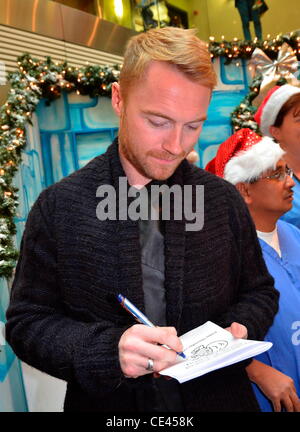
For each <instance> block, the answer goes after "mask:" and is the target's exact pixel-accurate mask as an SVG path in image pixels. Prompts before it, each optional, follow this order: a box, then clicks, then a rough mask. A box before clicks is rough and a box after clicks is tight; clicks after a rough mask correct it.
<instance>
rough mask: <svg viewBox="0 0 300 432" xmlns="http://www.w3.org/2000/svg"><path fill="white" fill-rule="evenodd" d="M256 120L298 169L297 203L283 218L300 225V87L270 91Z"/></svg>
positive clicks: (287, 86) (290, 165)
mask: <svg viewBox="0 0 300 432" xmlns="http://www.w3.org/2000/svg"><path fill="white" fill-rule="evenodd" d="M254 120H255V121H256V122H257V123H258V125H259V127H260V130H261V132H262V134H263V135H266V136H269V137H272V138H274V139H275V141H276V142H278V143H279V144H280V146H281V148H282V149H283V150H285V152H286V155H285V160H286V161H287V164H288V166H289V167H291V168H292V170H293V172H294V177H293V178H294V181H295V186H294V202H293V207H292V209H291V210H290V211H289V212H287V213H285V214H284V215H283V216H282V219H283V220H285V221H287V222H290V223H292V224H294V225H296V226H297V227H298V228H300V88H298V87H295V86H292V85H290V84H285V85H283V86H275V87H273V88H272V89H271V90H269V92H268V93H267V95H266V97H265V99H264V100H263V102H262V103H261V105H260V107H259V109H258V110H257V112H256V114H255V116H254Z"/></svg>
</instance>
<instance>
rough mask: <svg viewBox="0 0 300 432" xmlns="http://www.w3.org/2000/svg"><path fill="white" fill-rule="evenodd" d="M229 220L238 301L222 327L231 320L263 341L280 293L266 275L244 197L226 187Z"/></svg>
mask: <svg viewBox="0 0 300 432" xmlns="http://www.w3.org/2000/svg"><path fill="white" fill-rule="evenodd" d="M227 190H228V192H227V194H228V196H227V199H228V204H229V221H230V226H231V230H232V233H233V238H234V242H235V245H236V248H235V250H236V255H235V257H234V258H233V260H232V262H235V263H236V265H235V270H236V271H237V277H238V278H239V279H238V280H239V284H238V287H239V292H238V300H237V301H236V302H235V303H234V304H233V305H232V307H231V308H230V309H229V311H228V312H227V313H226V314H224V315H223V316H222V317H220V318H221V320H220V325H222V326H223V327H227V326H230V324H231V323H232V322H234V321H235V322H238V323H240V324H243V325H245V326H246V327H247V329H248V338H249V339H255V340H262V339H263V338H264V336H265V334H266V333H267V331H268V329H269V327H270V326H271V325H272V322H273V319H274V317H275V314H276V313H277V311H278V298H279V293H278V291H277V290H276V289H275V288H274V279H273V278H272V276H271V275H270V274H269V272H268V270H267V267H266V264H265V261H264V258H263V255H262V251H261V248H260V244H259V241H258V239H257V234H256V230H255V226H254V223H253V221H252V218H251V216H250V213H249V211H248V208H247V206H246V205H245V203H244V200H243V198H242V197H241V196H240V194H239V193H238V192H237V191H236V189H235V188H228V189H227Z"/></svg>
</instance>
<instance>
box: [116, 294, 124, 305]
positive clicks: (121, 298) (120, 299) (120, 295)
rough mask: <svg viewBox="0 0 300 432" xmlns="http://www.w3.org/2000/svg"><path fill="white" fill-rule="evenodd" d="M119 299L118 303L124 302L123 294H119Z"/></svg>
mask: <svg viewBox="0 0 300 432" xmlns="http://www.w3.org/2000/svg"><path fill="white" fill-rule="evenodd" d="M117 299H118V301H119V302H120V303H122V300H123V296H122V294H118V295H117Z"/></svg>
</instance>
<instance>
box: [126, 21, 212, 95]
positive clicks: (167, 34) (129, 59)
mask: <svg viewBox="0 0 300 432" xmlns="http://www.w3.org/2000/svg"><path fill="white" fill-rule="evenodd" d="M195 34H196V30H195V29H182V28H177V27H164V28H155V29H151V30H149V31H147V32H145V33H140V34H138V35H136V36H133V37H132V38H131V39H130V40H129V41H128V43H127V46H126V49H125V54H124V63H123V67H122V70H121V73H120V79H119V83H120V87H121V91H122V93H123V95H125V94H126V93H127V91H128V89H129V88H130V86H131V85H132V84H133V83H136V82H137V81H139V80H141V79H142V78H143V77H144V75H145V72H146V69H147V66H148V65H149V64H150V62H151V61H161V62H167V63H169V64H172V65H174V66H176V68H177V69H178V70H179V71H180V72H182V73H183V74H184V75H186V76H187V77H188V78H189V79H190V80H191V81H195V82H198V83H199V84H201V85H203V86H205V87H209V88H211V89H213V88H214V86H215V85H216V75H215V72H214V69H213V66H212V61H211V56H210V53H209V52H208V49H207V46H206V44H205V42H203V41H201V40H200V39H199V38H198V37H197V36H196V35H195Z"/></svg>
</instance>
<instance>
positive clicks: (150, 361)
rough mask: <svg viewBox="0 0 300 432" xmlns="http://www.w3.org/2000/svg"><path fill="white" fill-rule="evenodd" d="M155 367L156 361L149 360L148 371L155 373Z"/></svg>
mask: <svg viewBox="0 0 300 432" xmlns="http://www.w3.org/2000/svg"><path fill="white" fill-rule="evenodd" d="M153 367H154V361H153V360H152V359H150V358H149V359H148V364H147V367H146V370H147V371H151V372H153V371H154V369H153Z"/></svg>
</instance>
